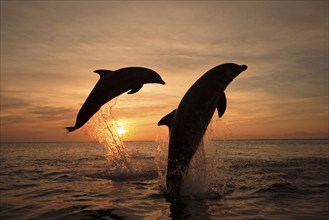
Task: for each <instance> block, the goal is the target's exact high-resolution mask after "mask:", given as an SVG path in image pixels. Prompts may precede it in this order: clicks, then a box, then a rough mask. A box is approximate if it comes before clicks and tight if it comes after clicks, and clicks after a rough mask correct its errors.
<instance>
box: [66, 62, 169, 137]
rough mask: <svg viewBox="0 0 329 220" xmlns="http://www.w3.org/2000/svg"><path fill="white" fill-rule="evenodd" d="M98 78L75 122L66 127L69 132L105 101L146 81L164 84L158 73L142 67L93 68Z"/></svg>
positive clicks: (76, 127) (89, 116)
mask: <svg viewBox="0 0 329 220" xmlns="http://www.w3.org/2000/svg"><path fill="white" fill-rule="evenodd" d="M94 72H95V73H98V74H99V75H100V79H99V80H98V82H97V83H96V85H95V87H94V88H93V90H92V91H91V93H90V94H89V96H88V98H87V99H86V101H85V103H84V104H83V105H82V107H81V109H80V111H79V113H78V116H77V119H76V123H75V125H74V126H73V127H66V129H67V130H68V131H69V132H72V131H74V130H76V129H78V128H81V127H82V126H83V125H84V124H85V123H86V122H87V121H88V120H89V119H90V118H91V117H92V116H93V115H94V114H95V113H96V112H97V111H98V110H99V109H100V108H101V107H102V106H103V105H104V104H105V103H107V102H108V101H110V100H111V99H113V98H115V97H117V96H119V95H121V94H122V93H124V92H126V91H129V90H130V91H129V92H128V94H134V93H136V92H138V91H139V90H140V89H141V88H142V87H143V85H144V84H146V83H160V84H163V85H164V84H165V82H164V81H163V80H162V79H161V77H160V75H159V74H158V73H156V72H155V71H153V70H151V69H148V68H144V67H126V68H122V69H118V70H116V71H111V70H104V69H100V70H95V71H94Z"/></svg>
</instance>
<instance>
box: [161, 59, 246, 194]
mask: <svg viewBox="0 0 329 220" xmlns="http://www.w3.org/2000/svg"><path fill="white" fill-rule="evenodd" d="M246 69H247V66H246V65H237V64H234V63H225V64H222V65H219V66H216V67H214V68H212V69H210V70H209V71H208V72H206V73H205V74H204V75H203V76H201V77H200V78H199V79H198V80H197V81H196V82H195V83H194V84H193V85H192V86H191V87H190V89H189V90H188V91H187V92H186V94H185V95H184V97H183V98H182V100H181V102H180V103H179V105H178V108H177V109H175V110H173V111H172V112H170V113H169V114H168V115H166V116H164V117H163V118H162V119H161V120H160V121H159V122H158V125H159V126H160V125H167V126H168V128H169V148H168V149H169V150H168V166H167V179H166V184H167V190H168V193H169V195H170V196H171V197H172V198H174V199H175V198H178V197H179V196H180V190H181V186H182V184H183V178H184V175H185V174H186V172H187V169H188V166H189V164H190V161H191V159H192V157H193V155H194V154H195V152H196V151H197V149H198V146H199V145H200V144H201V143H202V138H203V136H204V134H205V132H206V130H207V127H208V124H209V122H210V120H211V118H212V116H213V114H214V112H215V109H216V108H217V110H218V116H219V118H220V117H222V116H223V114H224V112H225V110H226V96H225V93H224V91H225V89H226V87H227V86H228V85H229V84H230V82H231V81H232V80H233V79H234V78H235V77H236V76H238V75H239V74H240V73H241V72H243V71H244V70H246Z"/></svg>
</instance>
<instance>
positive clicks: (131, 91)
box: [127, 83, 144, 94]
mask: <svg viewBox="0 0 329 220" xmlns="http://www.w3.org/2000/svg"><path fill="white" fill-rule="evenodd" d="M143 85H144V84H143V83H141V84H137V85H135V86H134V87H132V88H131V90H130V91H129V92H128V93H127V94H134V93H136V92H138V91H139V90H140V89H141V88H142V87H143Z"/></svg>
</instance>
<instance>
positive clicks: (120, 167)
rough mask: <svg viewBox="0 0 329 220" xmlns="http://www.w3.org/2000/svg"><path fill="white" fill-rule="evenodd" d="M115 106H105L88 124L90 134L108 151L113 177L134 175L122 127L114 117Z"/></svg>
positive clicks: (107, 156)
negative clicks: (122, 135) (122, 134)
mask: <svg viewBox="0 0 329 220" xmlns="http://www.w3.org/2000/svg"><path fill="white" fill-rule="evenodd" d="M115 105H116V102H114V104H112V105H111V104H110V103H108V104H106V105H104V106H103V107H102V108H101V109H100V110H99V111H98V112H97V113H96V114H95V115H94V116H93V117H92V118H91V119H90V120H89V122H88V123H87V126H86V127H87V132H88V134H89V135H90V136H91V137H92V138H93V139H94V140H96V141H98V142H99V143H100V144H101V145H102V146H103V147H104V148H105V149H106V155H105V156H106V159H107V160H108V161H109V167H110V170H109V171H110V172H111V174H112V175H119V176H122V175H125V174H132V173H133V172H134V171H135V170H134V169H133V166H132V165H131V154H130V152H129V151H128V149H127V148H126V147H125V145H124V143H123V141H122V140H121V138H120V134H119V131H120V128H121V127H120V126H119V123H118V120H117V119H116V118H115V117H114V116H113V114H112V112H113V107H114V106H115Z"/></svg>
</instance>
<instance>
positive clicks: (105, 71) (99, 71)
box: [94, 70, 113, 78]
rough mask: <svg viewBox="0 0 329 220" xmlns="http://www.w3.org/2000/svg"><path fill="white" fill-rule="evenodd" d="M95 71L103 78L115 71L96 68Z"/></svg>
mask: <svg viewBox="0 0 329 220" xmlns="http://www.w3.org/2000/svg"><path fill="white" fill-rule="evenodd" d="M94 73H98V74H99V76H100V77H101V78H102V77H104V76H106V75H108V74H110V73H113V71H112V70H95V71H94Z"/></svg>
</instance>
